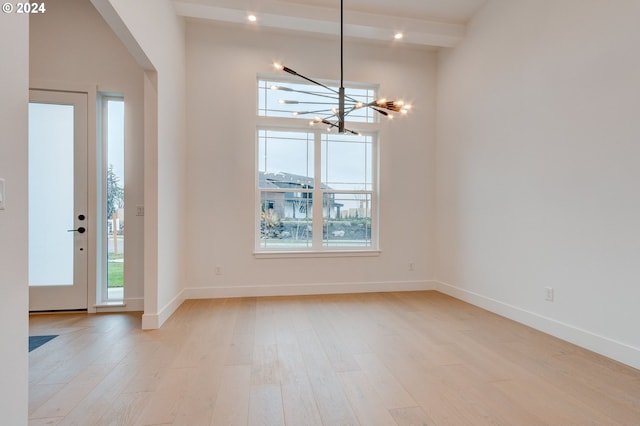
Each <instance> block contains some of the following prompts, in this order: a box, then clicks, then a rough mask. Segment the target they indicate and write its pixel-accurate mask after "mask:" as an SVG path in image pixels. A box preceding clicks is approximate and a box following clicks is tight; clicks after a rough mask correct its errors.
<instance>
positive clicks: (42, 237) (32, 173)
mask: <svg viewBox="0 0 640 426" xmlns="http://www.w3.org/2000/svg"><path fill="white" fill-rule="evenodd" d="M73 129H74V117H73V106H72V105H57V104H43V103H30V104H29V285H30V286H43V285H48V286H50V285H58V286H66V285H73V272H74V266H73V255H74V246H73V244H74V232H68V230H70V229H73V225H74V137H73Z"/></svg>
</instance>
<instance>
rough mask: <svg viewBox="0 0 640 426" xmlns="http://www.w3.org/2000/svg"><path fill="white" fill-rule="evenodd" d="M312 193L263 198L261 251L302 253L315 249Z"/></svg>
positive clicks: (272, 194)
mask: <svg viewBox="0 0 640 426" xmlns="http://www.w3.org/2000/svg"><path fill="white" fill-rule="evenodd" d="M312 206H313V198H312V194H311V193H310V192H295V191H292V192H288V191H284V190H283V191H282V192H271V191H269V192H267V191H262V192H261V195H260V247H262V248H291V249H300V248H307V247H311V240H312V229H313V226H312V223H311V221H312V219H311V214H312Z"/></svg>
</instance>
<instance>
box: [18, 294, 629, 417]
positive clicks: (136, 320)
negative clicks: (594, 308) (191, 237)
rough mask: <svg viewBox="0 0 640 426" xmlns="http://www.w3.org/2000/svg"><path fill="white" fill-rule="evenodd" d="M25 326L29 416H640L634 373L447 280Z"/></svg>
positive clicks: (42, 319)
mask: <svg viewBox="0 0 640 426" xmlns="http://www.w3.org/2000/svg"><path fill="white" fill-rule="evenodd" d="M30 323H31V325H30V328H31V330H30V331H31V334H32V335H40V334H60V336H59V337H57V338H56V339H54V340H52V341H51V342H49V343H47V344H45V345H44V346H42V347H40V348H38V349H36V350H35V351H33V352H31V353H30V355H29V360H30V396H29V414H30V424H32V425H43V424H46V425H72V424H73V425H83V426H84V425H160V424H162V425H165V424H169V425H171V424H173V425H189V426H191V425H215V426H218V425H283V424H286V425H295V426H307V425H326V426H333V425H367V426H369V425H441V424H442V425H445V424H450V425H481V424H492V425H542V424H548V425H588V424H598V425H612V424H626V425H640V371H638V370H635V369H632V368H630V367H626V366H623V365H621V364H619V363H616V362H614V361H611V360H608V359H606V358H603V357H601V356H598V355H595V354H593V353H591V352H588V351H586V350H583V349H580V348H578V347H576V346H573V345H571V344H568V343H565V342H562V341H560V340H557V339H555V338H552V337H549V336H547V335H544V334H542V333H539V332H536V331H534V330H532V329H530V328H527V327H524V326H522V325H519V324H516V323H514V322H512V321H509V320H506V319H504V318H501V317H498V316H496V315H493V314H491V313H488V312H486V311H483V310H481V309H478V308H475V307H473V306H471V305H468V304H466V303H463V302H460V301H457V300H455V299H452V298H450V297H448V296H445V295H442V294H440V293H437V292H413V293H384V294H379V293H376V294H358V295H340V296H309V297H290V298H246V299H218V300H191V301H187V302H185V303H184V304H183V305H182V306H181V307H180V309H179V310H178V311H177V312H176V314H175V315H173V317H172V318H170V319H169V320H168V321H167V323H166V324H165V325H164V326H163V327H162V329H160V330H155V331H146V332H145V331H141V330H140V314H108V315H107V314H105V315H78V314H69V315H37V316H32V317H31V319H30Z"/></svg>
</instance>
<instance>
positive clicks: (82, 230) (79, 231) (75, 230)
mask: <svg viewBox="0 0 640 426" xmlns="http://www.w3.org/2000/svg"><path fill="white" fill-rule="evenodd" d="M86 231H87V230H86V228H85V227H84V226H81V227H80V228H78V229H67V232H77V233H79V234H84V233H85V232H86Z"/></svg>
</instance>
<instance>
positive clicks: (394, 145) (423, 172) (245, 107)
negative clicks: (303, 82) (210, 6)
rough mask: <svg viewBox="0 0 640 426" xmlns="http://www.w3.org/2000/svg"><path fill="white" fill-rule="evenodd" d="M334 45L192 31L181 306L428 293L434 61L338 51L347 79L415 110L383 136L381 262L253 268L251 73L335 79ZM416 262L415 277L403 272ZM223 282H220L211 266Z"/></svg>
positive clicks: (266, 262)
mask: <svg viewBox="0 0 640 426" xmlns="http://www.w3.org/2000/svg"><path fill="white" fill-rule="evenodd" d="M390 44H391V43H390ZM339 58H340V56H339V40H338V39H337V38H329V39H325V38H307V37H304V36H300V35H295V36H290V35H286V34H275V33H266V32H259V31H243V30H242V29H237V28H230V27H227V26H215V25H212V24H211V25H209V24H202V23H196V22H189V23H188V26H187V70H188V71H187V76H188V78H187V82H188V86H187V90H188V116H189V146H188V164H189V170H188V183H187V186H186V189H187V193H188V202H187V212H188V217H187V219H188V220H187V223H188V242H187V253H188V259H187V282H188V284H187V292H186V295H187V296H188V297H212V296H244V295H269V294H292V293H294V294H295V293H298V294H299V293H307V292H314V293H329V292H346V291H371V290H394V289H409V288H411V289H414V288H428V286H429V285H430V284H431V282H430V280H431V279H432V278H433V276H434V264H433V258H434V253H435V251H434V245H433V241H434V237H433V232H434V228H433V226H434V211H435V210H434V209H435V207H434V203H433V201H434V169H433V161H434V136H435V129H434V124H435V53H434V52H429V51H426V50H414V49H408V48H405V49H402V48H399V47H398V46H395V47H394V46H391V45H389V46H384V45H372V44H356V43H353V42H349V41H346V42H345V79H346V80H351V81H363V82H373V83H380V84H381V90H382V94H383V95H385V96H389V97H391V96H397V97H398V98H405V99H408V100H411V101H412V102H413V104H414V105H415V108H414V109H413V110H412V113H411V114H410V115H409V116H406V117H402V118H398V119H397V120H396V121H395V122H393V123H391V124H389V125H385V126H383V130H382V132H381V150H380V162H381V168H380V179H381V189H380V200H381V215H380V217H381V220H382V222H381V226H380V234H381V238H380V241H381V243H380V245H381V249H382V254H381V255H380V256H379V257H349V258H294V259H291V258H287V259H262V258H261V259H256V258H254V255H253V251H254V244H255V243H254V241H255V239H254V228H253V226H254V223H255V210H254V208H255V205H254V193H255V192H254V179H255V146H256V108H257V107H256V97H257V94H256V74H257V73H274V70H273V68H272V66H271V64H272V62H273V61H274V60H280V61H282V62H283V63H285V64H287V65H288V66H290V67H292V68H294V69H296V70H298V71H299V72H302V73H304V74H306V75H309V76H312V77H316V78H325V79H338V78H339V76H340V74H339V72H340V67H339ZM409 262H414V264H415V270H414V271H413V272H410V271H409V270H408V263H409ZM216 265H218V266H220V267H221V268H222V274H221V275H216V274H215V266H216Z"/></svg>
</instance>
